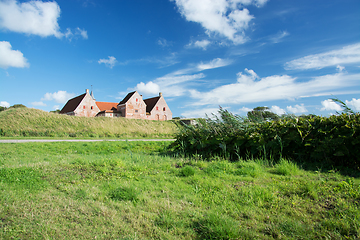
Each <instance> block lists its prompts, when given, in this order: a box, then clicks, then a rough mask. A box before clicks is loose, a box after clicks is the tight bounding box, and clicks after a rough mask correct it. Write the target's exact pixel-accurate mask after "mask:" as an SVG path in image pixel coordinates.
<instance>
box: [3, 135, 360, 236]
mask: <svg viewBox="0 0 360 240" xmlns="http://www.w3.org/2000/svg"><path fill="white" fill-rule="evenodd" d="M167 144H168V143H164V142H159V143H154V142H97V143H24V144H1V146H0V239H13V238H14V239H274V238H281V239H359V237H360V209H359V204H360V203H359V201H360V188H359V179H356V178H349V177H346V176H342V175H340V174H339V173H337V172H334V171H330V172H321V171H317V172H310V171H304V170H301V169H299V168H298V167H297V166H296V165H294V164H292V163H289V162H287V161H280V163H279V164H277V165H275V166H271V165H270V166H269V165H267V164H266V162H261V161H248V162H243V161H239V162H234V163H230V162H227V161H221V160H220V159H218V160H217V161H213V162H204V161H201V160H199V159H197V160H196V159H183V158H172V157H167V156H161V155H159V154H158V152H159V151H160V150H161V149H162V148H164V147H165V146H166V145H167Z"/></svg>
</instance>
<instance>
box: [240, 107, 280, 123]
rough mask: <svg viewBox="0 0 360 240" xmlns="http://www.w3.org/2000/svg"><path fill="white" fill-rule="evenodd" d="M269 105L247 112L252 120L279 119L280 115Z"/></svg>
mask: <svg viewBox="0 0 360 240" xmlns="http://www.w3.org/2000/svg"><path fill="white" fill-rule="evenodd" d="M269 109H270V108H268V107H256V108H254V109H253V110H252V111H250V112H248V113H247V117H248V119H249V120H250V121H251V122H263V121H269V120H278V119H279V116H278V115H277V114H275V113H273V112H271V111H269Z"/></svg>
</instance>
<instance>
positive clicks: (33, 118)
mask: <svg viewBox="0 0 360 240" xmlns="http://www.w3.org/2000/svg"><path fill="white" fill-rule="evenodd" d="M176 130H177V127H176V125H175V124H174V122H172V121H150V120H139V119H127V118H106V117H93V118H90V117H89V118H88V117H74V116H67V115H63V114H55V113H48V112H45V111H42V110H38V109H32V108H14V109H7V110H6V111H2V112H0V137H72V138H75V137H81V138H84V137H86V138H99V137H101V138H122V139H126V138H172V137H173V136H174V134H175V132H176Z"/></svg>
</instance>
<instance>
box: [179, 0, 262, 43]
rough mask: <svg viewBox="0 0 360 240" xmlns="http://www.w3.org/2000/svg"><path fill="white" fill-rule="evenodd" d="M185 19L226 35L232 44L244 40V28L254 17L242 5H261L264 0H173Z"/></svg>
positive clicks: (210, 30)
mask: <svg viewBox="0 0 360 240" xmlns="http://www.w3.org/2000/svg"><path fill="white" fill-rule="evenodd" d="M175 3H176V5H177V7H178V8H179V11H180V13H181V14H182V15H183V16H184V17H185V18H186V20H187V21H191V22H197V23H199V24H201V26H202V27H203V28H205V29H206V32H207V33H208V34H209V35H210V34H211V33H215V34H219V35H221V36H223V37H226V38H227V39H229V40H230V41H232V42H233V43H234V44H241V43H244V42H245V41H246V38H245V33H244V30H246V29H247V28H248V26H249V23H250V21H251V20H252V19H253V18H254V17H253V16H252V15H250V12H249V10H248V9H246V8H244V7H243V6H244V5H250V4H254V5H256V6H258V7H261V6H263V5H264V4H265V3H266V0H262V1H253V0H175Z"/></svg>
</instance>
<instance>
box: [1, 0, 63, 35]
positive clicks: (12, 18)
mask: <svg viewBox="0 0 360 240" xmlns="http://www.w3.org/2000/svg"><path fill="white" fill-rule="evenodd" d="M59 17H60V7H59V5H58V4H57V3H56V2H42V1H30V2H24V3H18V2H17V1H15V0H7V1H0V28H3V29H6V30H10V31H13V32H19V33H26V34H34V35H39V36H41V37H47V36H52V35H53V36H55V37H57V38H60V37H62V35H63V34H62V33H61V32H60V31H59V24H58V22H57V21H58V18H59Z"/></svg>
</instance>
